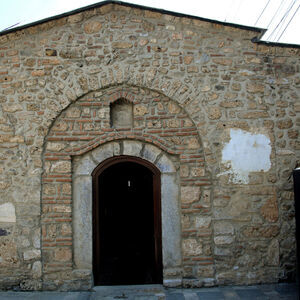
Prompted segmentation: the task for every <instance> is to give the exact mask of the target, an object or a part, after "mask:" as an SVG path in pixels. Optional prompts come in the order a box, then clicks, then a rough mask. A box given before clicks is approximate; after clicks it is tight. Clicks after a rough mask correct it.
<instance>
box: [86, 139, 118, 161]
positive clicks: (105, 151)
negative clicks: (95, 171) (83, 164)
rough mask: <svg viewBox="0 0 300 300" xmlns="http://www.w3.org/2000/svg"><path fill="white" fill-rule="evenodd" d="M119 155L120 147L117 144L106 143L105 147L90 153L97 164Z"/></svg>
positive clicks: (102, 146)
mask: <svg viewBox="0 0 300 300" xmlns="http://www.w3.org/2000/svg"><path fill="white" fill-rule="evenodd" d="M119 153H120V146H119V144H118V143H108V144H105V145H101V146H99V147H98V148H96V149H94V150H93V151H92V152H91V154H92V156H93V158H94V159H95V160H96V161H98V162H99V163H100V162H102V161H104V160H105V159H107V158H110V157H113V156H114V155H119Z"/></svg>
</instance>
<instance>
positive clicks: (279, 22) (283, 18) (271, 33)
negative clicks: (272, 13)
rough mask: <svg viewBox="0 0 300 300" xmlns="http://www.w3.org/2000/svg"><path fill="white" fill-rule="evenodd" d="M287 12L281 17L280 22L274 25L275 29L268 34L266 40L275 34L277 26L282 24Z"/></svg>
mask: <svg viewBox="0 0 300 300" xmlns="http://www.w3.org/2000/svg"><path fill="white" fill-rule="evenodd" d="M292 2H294V1H293V0H292ZM287 11H288V9H287ZM287 11H286V12H285V14H284V15H283V16H282V18H281V20H280V22H279V23H278V24H277V25H276V27H275V28H274V29H273V30H272V32H271V34H270V35H269V37H268V40H270V39H271V37H272V36H273V34H274V33H275V32H276V30H277V28H278V26H279V25H280V24H281V23H282V21H283V20H284V19H285V18H286V14H287Z"/></svg>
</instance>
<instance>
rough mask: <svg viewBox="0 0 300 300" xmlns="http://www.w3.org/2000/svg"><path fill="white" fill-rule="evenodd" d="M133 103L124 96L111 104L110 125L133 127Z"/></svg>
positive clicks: (113, 126) (114, 126)
mask: <svg viewBox="0 0 300 300" xmlns="http://www.w3.org/2000/svg"><path fill="white" fill-rule="evenodd" d="M132 123H133V105H132V103H131V102H129V101H128V100H126V99H124V98H120V99H118V100H117V101H115V102H113V103H111V104H110V126H111V127H112V128H124V127H132Z"/></svg>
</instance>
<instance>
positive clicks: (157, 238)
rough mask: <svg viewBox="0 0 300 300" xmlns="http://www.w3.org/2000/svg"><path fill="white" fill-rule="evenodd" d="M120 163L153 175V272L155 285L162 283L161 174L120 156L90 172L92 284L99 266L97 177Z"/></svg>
mask: <svg viewBox="0 0 300 300" xmlns="http://www.w3.org/2000/svg"><path fill="white" fill-rule="evenodd" d="M122 162H133V163H137V164H140V165H142V166H144V167H146V168H147V169H148V170H150V171H151V172H152V174H153V206H154V207H153V211H154V251H155V271H156V275H157V283H162V280H163V274H162V273H163V270H162V221H161V172H160V170H159V169H158V168H157V167H156V166H155V165H154V164H152V163H150V162H149V161H147V160H144V159H142V158H139V157H135V156H128V155H121V156H115V157H111V158H108V159H106V160H104V161H103V162H101V163H100V164H99V165H98V166H97V167H96V168H95V169H94V171H93V172H92V174H91V175H92V186H93V208H92V214H93V218H92V220H93V275H94V282H96V283H95V284H97V281H98V274H97V271H96V270H95V266H98V265H99V258H100V255H101V253H100V254H98V255H96V253H99V252H100V232H99V226H100V220H99V213H98V212H99V201H97V199H99V195H100V191H99V184H98V177H99V176H100V174H101V173H102V172H103V171H104V170H106V169H107V168H109V167H111V166H113V165H115V164H118V163H122Z"/></svg>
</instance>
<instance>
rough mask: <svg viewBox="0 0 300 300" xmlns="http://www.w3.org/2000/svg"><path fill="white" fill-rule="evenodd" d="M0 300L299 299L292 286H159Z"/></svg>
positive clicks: (1, 295) (11, 294) (3, 295)
mask: <svg viewBox="0 0 300 300" xmlns="http://www.w3.org/2000/svg"><path fill="white" fill-rule="evenodd" d="M0 299H1V300H2V299H3V300H4V299H5V300H6V299H7V300H13V299H18V300H21V299H30V300H40V299H41V300H57V299H62V300H98V299H104V300H116V299H121V300H122V299H127V300H208V299H211V300H215V299H217V300H218V299H233V300H235V299H251V300H253V299H272V300H275V299H291V300H297V299H299V294H298V287H297V285H296V284H293V283H290V284H287V283H280V284H264V285H255V286H224V287H214V288H199V289H178V288H164V287H163V286H162V285H141V286H108V287H103V286H102V287H94V288H93V290H92V291H83V292H48V291H45V292H17V291H8V292H0Z"/></svg>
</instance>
